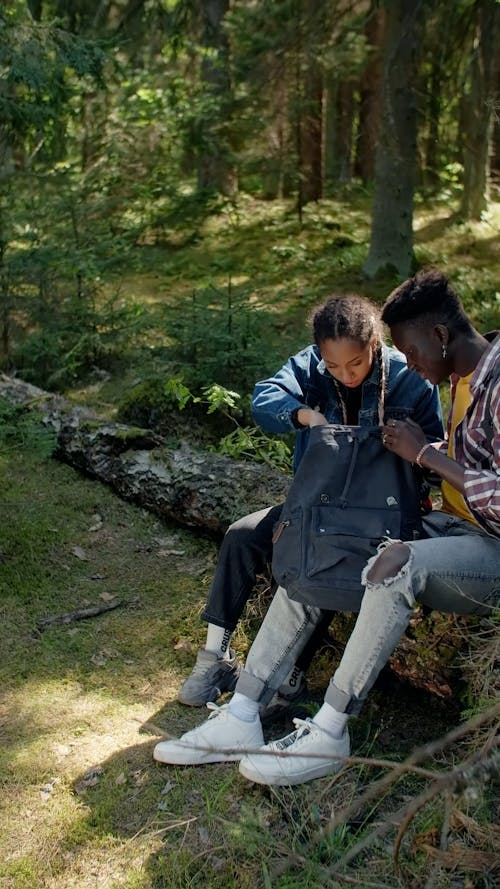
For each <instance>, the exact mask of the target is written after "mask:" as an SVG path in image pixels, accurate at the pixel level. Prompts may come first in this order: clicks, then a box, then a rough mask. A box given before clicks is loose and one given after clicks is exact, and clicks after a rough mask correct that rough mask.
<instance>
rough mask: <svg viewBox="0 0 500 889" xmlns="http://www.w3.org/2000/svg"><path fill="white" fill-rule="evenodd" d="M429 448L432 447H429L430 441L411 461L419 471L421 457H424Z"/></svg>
mask: <svg viewBox="0 0 500 889" xmlns="http://www.w3.org/2000/svg"><path fill="white" fill-rule="evenodd" d="M431 447H432V445H431V443H430V441H427V442H426V443H425V444H424V445H422V447H421V448H420V450H419V452H418V454H417V456H416V457H415V459H414V461H413V462H414V463H416V464H417V466H420V468H421V469H422V463H421V460H422V457H423V456H424V454H425V452H426V450H427V448H431Z"/></svg>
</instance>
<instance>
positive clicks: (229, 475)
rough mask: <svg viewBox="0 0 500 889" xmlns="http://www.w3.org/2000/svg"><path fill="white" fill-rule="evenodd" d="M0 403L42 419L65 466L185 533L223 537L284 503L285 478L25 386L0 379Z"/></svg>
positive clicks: (34, 387) (256, 465)
mask: <svg viewBox="0 0 500 889" xmlns="http://www.w3.org/2000/svg"><path fill="white" fill-rule="evenodd" d="M0 397H3V398H6V399H7V400H8V401H10V402H12V403H14V404H18V405H26V407H27V408H29V409H35V410H37V412H40V411H41V412H42V416H43V421H44V423H45V424H46V425H48V426H49V427H51V428H52V429H54V430H55V431H56V433H57V453H56V456H57V457H58V458H59V459H61V460H62V461H64V462H65V463H68V464H69V465H70V466H74V467H75V468H76V469H79V470H81V471H82V472H84V473H86V474H87V475H89V476H91V477H92V478H95V479H98V480H99V481H101V482H104V483H105V484H107V485H110V487H111V488H112V489H113V490H114V491H116V493H117V494H119V495H120V497H123V499H124V500H130V501H132V502H134V503H137V504H139V505H140V506H142V507H144V508H145V509H148V510H150V511H151V512H155V513H157V514H158V515H161V516H163V517H164V518H168V519H172V520H174V521H176V522H178V523H179V524H181V525H184V526H185V527H187V528H194V529H198V530H201V531H203V532H204V533H206V534H210V535H212V536H216V537H220V536H222V534H223V533H224V531H225V530H226V528H227V527H228V525H229V524H230V523H231V522H233V521H235V519H237V518H241V516H243V515H246V514H247V513H251V512H255V511H256V510H258V509H263V508H264V507H266V506H274V505H275V504H277V503H280V502H281V501H284V499H285V497H286V494H287V491H288V486H289V478H288V477H287V476H286V475H285V474H284V473H281V472H277V471H275V470H272V469H269V468H268V467H266V466H262V465H258V464H256V463H245V462H243V461H237V460H232V459H230V458H229V457H221V456H218V455H217V454H212V453H210V452H204V451H197V450H194V449H193V448H192V447H191V446H189V445H187V444H183V445H182V447H180V448H178V449H175V450H173V449H169V448H167V447H166V445H165V443H164V440H163V439H162V438H161V436H159V435H156V434H155V433H153V432H151V431H149V430H147V429H139V428H134V427H131V426H125V425H122V424H118V423H108V422H107V421H106V420H103V419H99V418H98V417H96V416H95V415H94V414H92V413H91V412H89V411H85V410H82V409H74V408H72V406H71V405H70V404H69V403H68V402H66V401H65V400H64V399H63V398H61V397H59V396H53V395H52V394H51V393H49V392H44V391H43V390H42V389H38V388H37V387H36V386H31V385H30V384H29V383H25V382H23V381H22V380H17V379H12V378H10V377H7V376H3V375H2V376H0Z"/></svg>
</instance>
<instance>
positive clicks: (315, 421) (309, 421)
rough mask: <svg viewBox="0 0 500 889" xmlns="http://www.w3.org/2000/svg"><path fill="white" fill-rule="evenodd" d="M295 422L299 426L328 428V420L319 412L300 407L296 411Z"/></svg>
mask: <svg viewBox="0 0 500 889" xmlns="http://www.w3.org/2000/svg"><path fill="white" fill-rule="evenodd" d="M297 420H298V421H299V423H300V425H301V426H328V420H327V419H326V417H324V416H323V414H320V412H319V411H313V409H312V408H310V407H301V408H300V410H299V411H297Z"/></svg>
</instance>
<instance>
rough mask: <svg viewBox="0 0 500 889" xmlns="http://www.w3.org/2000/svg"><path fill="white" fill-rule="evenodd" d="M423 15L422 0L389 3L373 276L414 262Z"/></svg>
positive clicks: (369, 269) (369, 271) (404, 269)
mask: <svg viewBox="0 0 500 889" xmlns="http://www.w3.org/2000/svg"><path fill="white" fill-rule="evenodd" d="M420 15H422V4H415V3H414V2H413V0H394V2H392V3H390V4H389V5H388V7H387V22H386V37H385V42H384V72H383V85H382V119H381V127H380V132H379V139H378V143H377V152H376V160H375V194H374V199H373V210H372V228H371V240H370V252H369V255H368V259H367V260H366V263H365V265H364V272H365V274H366V275H367V276H368V277H370V278H373V277H375V275H377V274H378V273H379V272H382V271H384V270H386V271H396V272H397V274H398V275H401V276H402V277H406V276H407V275H408V274H409V273H410V271H411V269H412V265H413V193H414V187H415V166H416V140H417V113H416V100H415V93H414V84H415V81H416V75H417V69H418V50H419V30H420V29H419V25H420V21H419V19H418V16H420Z"/></svg>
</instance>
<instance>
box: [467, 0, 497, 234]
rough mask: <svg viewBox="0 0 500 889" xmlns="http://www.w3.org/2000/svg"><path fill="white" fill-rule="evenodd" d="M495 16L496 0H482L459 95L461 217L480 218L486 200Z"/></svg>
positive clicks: (491, 118)
mask: <svg viewBox="0 0 500 889" xmlns="http://www.w3.org/2000/svg"><path fill="white" fill-rule="evenodd" d="M499 19H500V10H499V7H498V4H497V2H496V0H483V2H482V3H481V4H480V7H479V20H478V26H477V36H476V41H475V46H474V55H473V59H472V65H471V77H470V88H469V92H468V93H467V94H466V95H465V96H464V98H463V117H464V122H465V130H464V140H463V158H464V188H463V193H462V204H461V213H462V215H463V216H464V217H465V219H480V218H481V213H482V212H483V211H484V210H485V209H486V207H487V204H488V186H489V175H488V174H489V151H490V143H491V135H492V123H493V106H494V94H493V93H494V84H495V73H496V72H495V62H496V55H495V53H496V52H497V47H496V41H495V37H496V35H497V33H498V28H499ZM497 64H498V63H497Z"/></svg>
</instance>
